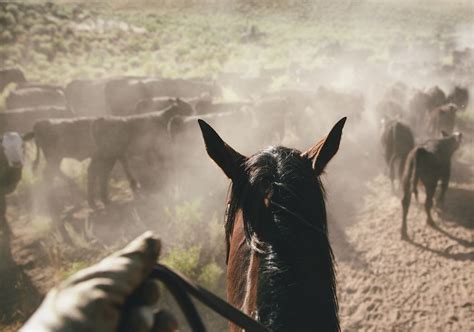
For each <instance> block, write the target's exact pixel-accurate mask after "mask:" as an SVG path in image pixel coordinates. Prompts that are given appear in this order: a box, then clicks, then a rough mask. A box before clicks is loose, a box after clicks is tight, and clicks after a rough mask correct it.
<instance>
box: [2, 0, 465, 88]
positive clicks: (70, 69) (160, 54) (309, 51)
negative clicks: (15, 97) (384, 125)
mask: <svg viewBox="0 0 474 332" xmlns="http://www.w3.org/2000/svg"><path fill="white" fill-rule="evenodd" d="M143 3H144V5H145V6H146V7H145V8H146V9H144V8H143V7H141V8H140V9H136V7H133V6H132V7H131V8H130V6H121V5H117V4H115V5H114V4H113V3H105V4H104V3H102V4H91V5H88V6H87V7H85V6H83V7H81V8H82V9H83V12H84V13H86V14H88V15H89V16H90V18H88V19H85V20H83V21H81V22H79V21H77V22H74V21H73V17H72V12H73V10H74V8H76V5H75V4H62V5H58V6H54V7H53V9H51V12H52V14H54V15H57V16H59V15H61V16H59V18H57V20H53V21H52V22H50V21H47V22H45V18H44V16H42V15H39V14H38V13H35V12H34V11H33V10H28V11H24V10H23V14H22V15H18V14H17V13H16V12H19V10H18V9H17V10H15V9H14V8H15V6H17V7H18V5H17V4H9V5H8V6H7V7H6V10H5V11H4V16H6V17H7V18H6V19H5V22H6V24H7V27H8V28H7V29H6V30H5V31H7V32H8V33H10V34H11V35H12V36H13V37H12V38H6V39H5V42H4V43H1V46H0V54H1V55H3V57H4V58H5V64H6V65H7V66H8V65H10V66H19V67H21V68H22V69H23V70H24V71H25V72H26V73H27V76H28V78H29V79H30V80H35V81H41V82H46V83H54V84H62V85H64V84H66V83H67V82H68V81H69V80H71V79H73V78H76V77H84V76H88V77H103V76H111V75H123V74H129V75H152V76H153V75H163V76H168V77H195V76H216V75H217V73H218V72H219V71H222V70H224V71H237V70H238V71H242V72H250V73H252V72H258V70H259V69H260V68H261V67H263V66H275V67H281V66H287V65H288V64H290V63H291V62H295V61H296V62H301V63H303V64H304V65H305V66H306V67H308V68H312V67H315V66H320V65H324V64H328V63H330V61H331V59H325V58H324V57H321V56H318V54H317V52H318V50H319V49H320V48H321V47H322V46H324V44H325V43H326V42H328V41H330V42H336V41H338V42H341V43H343V44H345V45H347V46H348V47H349V48H352V49H360V48H365V49H369V50H371V51H372V52H373V53H374V54H375V56H374V59H379V60H380V59H382V60H386V59H387V50H388V49H389V47H390V46H392V45H393V44H395V43H399V42H403V43H406V46H407V47H412V46H413V45H414V43H415V42H416V39H417V38H418V37H426V36H433V35H435V34H436V33H437V32H438V31H441V32H443V31H445V32H443V33H449V27H450V26H455V24H462V23H466V22H470V21H471V19H472V17H471V15H470V13H469V11H468V10H466V5H463V3H462V2H459V3H457V2H456V3H451V4H450V5H449V7H448V6H447V5H446V4H443V3H439V4H437V5H436V6H435V5H433V6H426V3H424V2H421V3H419V4H416V5H408V3H406V2H394V1H391V2H390V1H389V2H387V1H384V2H383V3H382V2H375V1H360V2H353V1H351V2H349V1H338V2H330V1H323V2H317V3H316V4H315V5H311V6H306V7H305V6H304V5H297V6H293V7H291V8H289V9H288V8H285V3H286V2H285V1H280V2H278V3H279V4H278V5H276V6H270V5H268V2H266V3H267V5H266V6H265V5H262V6H260V7H258V8H254V10H253V11H252V12H249V11H247V10H245V6H243V5H242V6H241V7H239V6H230V5H229V7H228V8H225V7H224V6H222V7H221V8H220V9H214V10H212V9H209V7H206V6H203V7H202V8H199V10H198V9H196V6H194V7H191V8H176V7H175V8H166V9H165V8H164V7H162V6H158V5H155V6H153V5H152V4H151V3H148V2H143ZM242 3H244V2H242ZM229 8H230V9H229ZM282 8H283V9H284V10H282ZM12 13H16V14H15V15H14V14H12ZM12 17H13V19H12ZM63 17H66V19H64V18H63ZM98 18H101V19H103V20H104V21H109V22H122V23H124V24H128V25H131V26H133V27H137V28H140V29H146V32H145V33H139V34H137V33H133V32H124V31H121V30H120V29H118V28H117V27H116V25H113V24H112V23H111V24H110V26H111V28H110V29H105V30H104V31H85V30H79V29H78V26H79V24H83V25H88V26H90V27H92V26H93V25H94V24H95V23H97V19H98ZM0 19H1V17H0ZM252 24H255V25H256V26H257V27H258V28H259V30H261V31H263V32H265V33H267V38H265V41H264V45H263V46H259V45H252V44H241V43H240V36H241V35H242V34H243V33H244V32H245V31H247V30H248V28H249V26H250V25H252ZM35 32H36V33H35Z"/></svg>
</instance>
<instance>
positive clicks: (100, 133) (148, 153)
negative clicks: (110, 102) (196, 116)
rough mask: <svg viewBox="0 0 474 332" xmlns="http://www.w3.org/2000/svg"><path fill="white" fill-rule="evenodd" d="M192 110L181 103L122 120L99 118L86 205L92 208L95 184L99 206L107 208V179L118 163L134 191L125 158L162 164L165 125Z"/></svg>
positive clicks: (166, 134)
mask: <svg viewBox="0 0 474 332" xmlns="http://www.w3.org/2000/svg"><path fill="white" fill-rule="evenodd" d="M191 113H192V107H191V105H189V104H186V103H184V102H182V101H181V102H180V103H177V104H173V105H171V106H169V107H168V108H166V109H164V110H161V111H159V112H153V113H146V114H142V115H133V116H125V117H108V118H99V119H97V120H96V121H94V123H93V124H92V127H91V136H92V139H93V141H94V143H95V147H96V150H95V151H94V153H93V154H92V155H91V162H90V164H89V169H88V197H87V199H88V202H89V204H90V206H92V207H94V206H95V199H94V198H95V197H94V196H95V184H96V183H98V184H99V187H100V198H101V201H102V203H104V204H108V202H109V199H108V179H109V176H110V173H111V171H112V169H113V167H114V165H115V163H116V162H117V161H120V162H122V165H123V166H124V170H125V172H126V175H127V178H128V179H129V182H130V184H131V187H132V189H133V190H136V189H137V188H138V182H137V181H136V180H135V178H134V177H133V175H132V173H131V170H130V168H129V167H128V162H127V161H128V158H129V157H131V156H144V157H145V158H146V159H147V160H149V161H150V162H153V161H156V160H161V159H162V158H163V154H167V153H168V150H169V143H170V136H169V132H168V125H169V122H170V120H171V118H173V117H175V116H180V115H189V114H191Z"/></svg>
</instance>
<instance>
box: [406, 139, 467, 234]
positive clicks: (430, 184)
mask: <svg viewBox="0 0 474 332" xmlns="http://www.w3.org/2000/svg"><path fill="white" fill-rule="evenodd" d="M443 136H444V137H443V138H441V139H433V140H430V141H427V142H426V143H424V144H423V145H420V146H417V147H415V148H414V149H413V150H412V151H411V152H410V153H409V155H408V157H407V161H406V164H405V171H404V173H403V198H402V210H403V214H402V229H401V236H402V239H408V233H407V215H408V209H409V207H410V201H411V195H412V193H414V194H415V198H416V199H418V181H419V180H421V183H423V186H424V187H425V191H426V201H425V211H426V215H427V223H428V224H429V225H431V226H433V225H434V222H433V218H432V217H431V208H432V206H433V197H434V194H435V191H436V187H437V185H438V182H440V181H441V192H440V196H439V203H440V204H443V201H444V196H445V194H446V190H447V189H448V185H449V178H450V175H451V157H452V155H453V153H454V152H455V151H456V150H457V149H458V148H459V145H460V144H461V140H462V134H461V133H454V134H453V135H450V136H448V135H447V134H445V133H443Z"/></svg>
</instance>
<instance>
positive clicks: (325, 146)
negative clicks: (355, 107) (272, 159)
mask: <svg viewBox="0 0 474 332" xmlns="http://www.w3.org/2000/svg"><path fill="white" fill-rule="evenodd" d="M346 120H347V117H343V118H342V119H341V120H339V121H338V122H337V123H336V124H335V125H334V127H332V129H331V131H330V132H329V134H328V135H327V136H326V137H325V138H323V139H322V140H320V141H319V142H318V143H316V144H315V145H314V146H313V147H311V148H310V149H309V150H307V151H306V152H303V153H302V154H301V156H302V157H305V158H308V159H310V160H311V161H312V165H313V169H314V172H315V173H316V175H317V176H319V175H321V174H322V173H323V171H324V169H325V168H326V165H327V164H328V163H329V161H330V160H331V159H332V157H334V155H335V154H336V153H337V150H339V143H340V142H341V137H342V129H343V128H344V124H345V123H346Z"/></svg>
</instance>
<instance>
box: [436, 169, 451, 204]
mask: <svg viewBox="0 0 474 332" xmlns="http://www.w3.org/2000/svg"><path fill="white" fill-rule="evenodd" d="M449 178H450V172H449V170H448V171H447V172H446V174H444V175H443V176H442V177H441V191H440V193H439V198H438V202H437V203H438V204H437V205H438V206H439V207H443V205H444V197H445V195H446V191H447V190H448V185H449Z"/></svg>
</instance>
